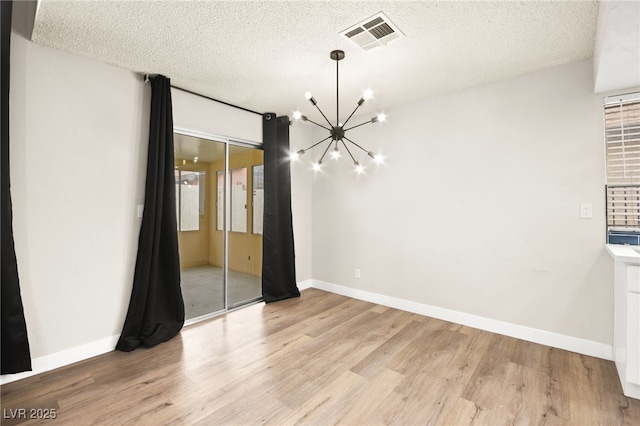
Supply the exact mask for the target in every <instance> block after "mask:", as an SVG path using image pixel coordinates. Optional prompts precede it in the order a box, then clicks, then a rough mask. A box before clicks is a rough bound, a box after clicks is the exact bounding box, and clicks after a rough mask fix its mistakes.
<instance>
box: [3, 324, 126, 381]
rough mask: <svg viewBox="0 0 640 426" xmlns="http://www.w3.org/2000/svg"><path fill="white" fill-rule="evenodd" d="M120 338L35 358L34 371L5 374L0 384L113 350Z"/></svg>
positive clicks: (116, 337)
mask: <svg viewBox="0 0 640 426" xmlns="http://www.w3.org/2000/svg"><path fill="white" fill-rule="evenodd" d="M119 338H120V335H117V336H111V337H105V338H104V339H100V340H96V341H95V342H91V343H87V344H84V345H81V346H76V347H73V348H70V349H65V350H63V351H60V352H56V353H53V354H50V355H45V356H41V357H38V358H33V359H32V360H31V368H32V369H33V370H32V371H25V372H24V373H18V374H3V375H1V376H0V385H4V384H5V383H11V382H15V381H16V380H21V379H25V378H27V377H31V376H35V375H36V374H40V373H44V372H47V371H51V370H54V369H56V368H59V367H64V366H65V365H69V364H73V363H74V362H78V361H83V360H85V359H87V358H91V357H94V356H97V355H102V354H104V353H107V352H111V351H113V350H114V348H115V347H116V343H118V339H119Z"/></svg>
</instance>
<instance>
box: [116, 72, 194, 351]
mask: <svg viewBox="0 0 640 426" xmlns="http://www.w3.org/2000/svg"><path fill="white" fill-rule="evenodd" d="M183 325H184V301H183V299H182V290H181V289H180V257H179V254H178V231H177V225H176V193H175V177H174V160H173V115H172V108H171V82H170V80H169V79H168V78H166V77H164V76H161V75H159V76H156V77H152V78H151V120H150V126H149V152H148V155H147V183H146V188H145V200H144V214H143V216H142V225H141V228H140V237H139V239H138V257H137V259H136V268H135V274H134V277H133V289H132V291H131V301H130V302H129V311H128V312H127V318H126V319H125V322H124V327H123V330H122V334H121V335H120V340H119V341H118V344H117V346H116V349H119V350H121V351H126V352H128V351H132V350H133V349H135V348H137V347H138V346H141V345H142V346H154V345H157V344H158V343H162V342H166V341H167V340H169V339H171V338H172V337H174V336H175V335H176V334H178V333H179V332H180V329H182V326H183Z"/></svg>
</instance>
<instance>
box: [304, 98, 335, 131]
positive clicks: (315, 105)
mask: <svg viewBox="0 0 640 426" xmlns="http://www.w3.org/2000/svg"><path fill="white" fill-rule="evenodd" d="M313 106H314V107H316V108H317V109H318V111H320V114H322V116H323V117H324V119H325V120H327V123H329V126H331V127H333V124H331V122H330V121H329V119H328V118H327V116H326V115H324V112H322V110H321V109H320V107H319V106H318V104H317V103H315V104H314V105H313ZM309 121H311V120H309ZM325 129H326V127H325Z"/></svg>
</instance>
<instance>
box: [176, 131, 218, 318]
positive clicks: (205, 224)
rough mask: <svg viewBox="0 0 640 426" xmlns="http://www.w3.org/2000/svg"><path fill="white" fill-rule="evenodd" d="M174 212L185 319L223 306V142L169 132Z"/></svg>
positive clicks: (208, 312) (215, 310)
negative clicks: (174, 193) (173, 183)
mask: <svg viewBox="0 0 640 426" xmlns="http://www.w3.org/2000/svg"><path fill="white" fill-rule="evenodd" d="M174 145H175V176H176V215H177V225H178V248H179V251H180V270H181V271H180V274H181V286H182V296H183V298H184V305H185V316H186V319H187V320H189V319H192V318H196V317H200V316H203V315H208V314H211V313H214V312H219V311H223V310H224V309H225V291H226V290H225V285H224V275H225V273H224V176H225V143H223V142H215V141H211V140H204V139H200V138H196V137H191V136H185V135H181V134H177V133H175V134H174Z"/></svg>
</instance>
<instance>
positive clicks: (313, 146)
mask: <svg viewBox="0 0 640 426" xmlns="http://www.w3.org/2000/svg"><path fill="white" fill-rule="evenodd" d="M327 139H331V136H327V137H326V138H324V139H322V140H321V141H320V142H316V143H314V144H313V145H311V146H310V147H309V148H305V149H304V150H303V151H309V150H310V149H311V148H315V147H316V146H318V145H320V144H321V143H322V142H324V141H326V140H327Z"/></svg>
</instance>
